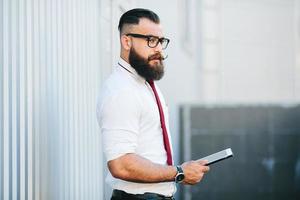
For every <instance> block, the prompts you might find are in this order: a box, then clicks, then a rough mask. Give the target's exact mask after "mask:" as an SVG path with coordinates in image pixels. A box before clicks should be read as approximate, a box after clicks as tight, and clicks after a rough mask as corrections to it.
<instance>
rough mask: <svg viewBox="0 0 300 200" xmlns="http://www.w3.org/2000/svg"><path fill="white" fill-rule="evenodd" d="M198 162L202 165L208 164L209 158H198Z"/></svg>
mask: <svg viewBox="0 0 300 200" xmlns="http://www.w3.org/2000/svg"><path fill="white" fill-rule="evenodd" d="M197 162H198V163H199V164H200V165H206V164H207V163H208V160H197Z"/></svg>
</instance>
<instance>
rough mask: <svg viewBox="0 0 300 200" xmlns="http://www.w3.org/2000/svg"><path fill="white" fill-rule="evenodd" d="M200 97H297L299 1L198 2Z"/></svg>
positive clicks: (254, 100) (207, 99)
mask: <svg viewBox="0 0 300 200" xmlns="http://www.w3.org/2000/svg"><path fill="white" fill-rule="evenodd" d="M201 8H202V9H201V10H200V12H201V13H202V16H201V20H202V24H203V26H202V30H203V32H204V33H205V34H203V37H202V40H203V44H202V48H203V52H204V57H203V62H202V68H203V74H202V76H203V82H202V84H203V85H204V93H203V101H204V102H209V103H211V102H214V103H294V102H299V100H300V98H299V93H300V88H299V81H300V79H299V74H300V65H299V61H298V63H297V60H299V57H300V56H299V47H300V43H299V35H300V33H299V27H300V23H299V12H300V9H299V0H291V1H284V0H260V1H258V0H242V1H236V0H227V1H218V0H214V1H209V0H205V1H202V6H201Z"/></svg>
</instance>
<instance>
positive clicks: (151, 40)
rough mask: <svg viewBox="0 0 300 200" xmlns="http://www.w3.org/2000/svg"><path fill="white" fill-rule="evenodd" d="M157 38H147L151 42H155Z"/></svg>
mask: <svg viewBox="0 0 300 200" xmlns="http://www.w3.org/2000/svg"><path fill="white" fill-rule="evenodd" d="M156 41H157V39H156V38H149V42H151V43H156Z"/></svg>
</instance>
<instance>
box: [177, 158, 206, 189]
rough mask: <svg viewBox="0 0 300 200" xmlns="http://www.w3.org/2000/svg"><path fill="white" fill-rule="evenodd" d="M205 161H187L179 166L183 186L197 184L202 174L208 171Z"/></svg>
mask: <svg viewBox="0 0 300 200" xmlns="http://www.w3.org/2000/svg"><path fill="white" fill-rule="evenodd" d="M206 163H207V162H206V161H202V160H201V161H199V160H198V161H188V162H185V163H183V164H182V165H181V167H182V170H183V172H184V180H183V182H182V183H183V184H188V185H195V184H197V183H199V182H200V181H201V180H202V178H203V176H204V174H205V173H207V172H208V171H209V167H208V166H205V164H206Z"/></svg>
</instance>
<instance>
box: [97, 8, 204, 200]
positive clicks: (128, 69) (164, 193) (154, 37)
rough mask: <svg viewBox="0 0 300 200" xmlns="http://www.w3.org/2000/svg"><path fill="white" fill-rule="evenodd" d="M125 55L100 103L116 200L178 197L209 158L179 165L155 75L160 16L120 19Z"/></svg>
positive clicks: (143, 12) (159, 68) (136, 12)
mask: <svg viewBox="0 0 300 200" xmlns="http://www.w3.org/2000/svg"><path fill="white" fill-rule="evenodd" d="M118 28H119V31H120V43H121V55H120V59H119V61H118V63H117V65H116V68H115V69H114V71H113V73H112V74H111V75H110V77H109V78H108V79H107V80H106V81H105V83H104V86H103V88H102V90H101V95H100V98H99V100H98V104H97V118H98V122H99V126H100V128H101V133H102V136H103V151H104V154H105V156H106V159H107V166H108V169H109V173H108V175H107V178H106V181H107V182H108V183H109V184H110V185H111V187H112V188H113V193H112V197H111V199H112V200H121V199H123V200H124V199H130V200H135V199H137V200H138V199H152V200H153V199H174V197H173V196H174V194H175V192H176V184H177V183H183V184H189V185H194V184H196V183H198V182H200V181H201V179H202V178H203V175H204V174H205V173H206V172H208V170H209V167H207V166H205V161H187V162H185V163H183V164H181V165H175V164H174V161H173V151H172V144H171V134H170V131H169V119H168V112H167V106H166V102H165V100H164V98H163V95H162V93H161V92H160V90H159V88H158V86H157V85H156V83H155V81H158V80H160V79H161V78H162V77H163V75H164V63H163V60H164V56H163V50H164V49H166V48H167V47H168V44H169V42H170V40H169V39H168V38H166V37H164V34H163V31H162V26H161V24H160V19H159V17H158V16H157V14H155V13H154V12H152V11H150V10H147V9H141V8H137V9H132V10H129V11H127V12H126V13H124V14H123V15H122V16H121V18H120V21H119V27H118Z"/></svg>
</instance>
